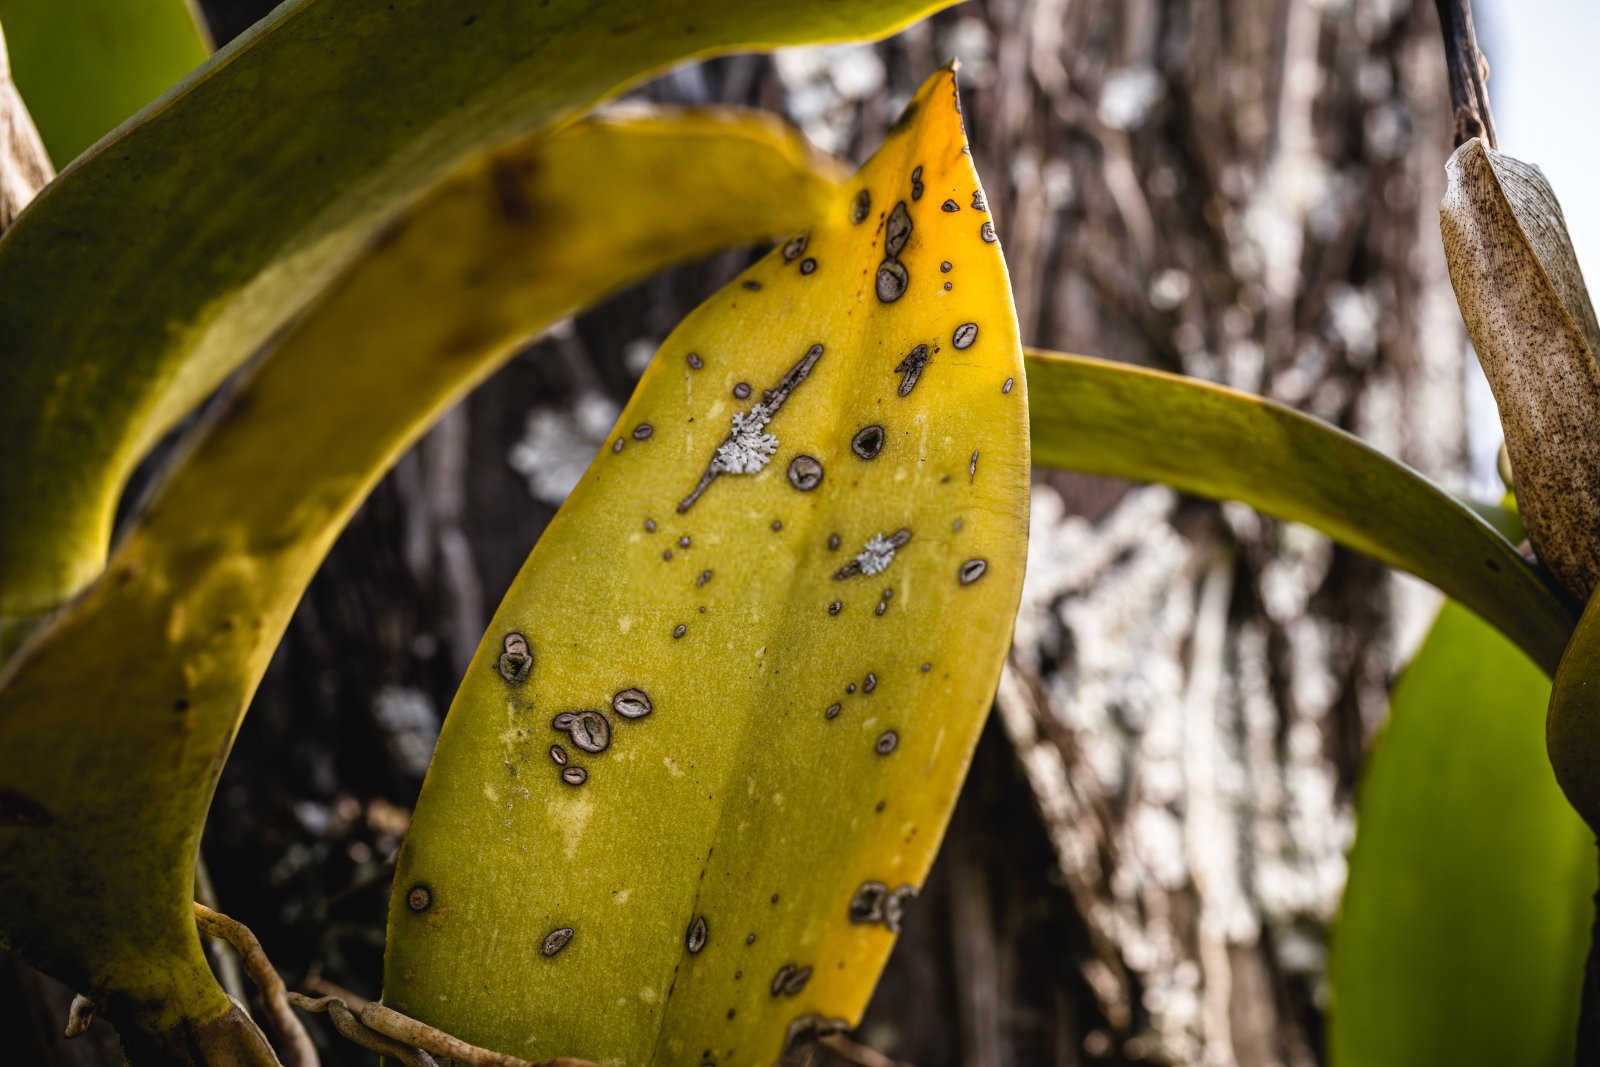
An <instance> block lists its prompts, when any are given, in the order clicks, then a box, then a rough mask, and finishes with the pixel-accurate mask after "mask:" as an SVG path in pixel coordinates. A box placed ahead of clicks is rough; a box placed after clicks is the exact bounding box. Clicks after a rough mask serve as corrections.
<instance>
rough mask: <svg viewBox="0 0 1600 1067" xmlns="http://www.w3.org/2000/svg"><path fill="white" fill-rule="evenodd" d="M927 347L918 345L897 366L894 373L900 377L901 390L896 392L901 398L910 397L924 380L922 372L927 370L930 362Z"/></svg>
mask: <svg viewBox="0 0 1600 1067" xmlns="http://www.w3.org/2000/svg"><path fill="white" fill-rule="evenodd" d="M930 358H931V357H930V356H929V355H928V346H927V345H917V346H916V347H915V348H913V349H912V350H911V351H910V352H907V353H906V355H905V358H904V359H902V360H901V361H900V362H899V363H897V364H895V368H894V372H895V373H896V374H898V375H900V388H899V389H898V390H896V391H897V392H898V393H899V394H900V395H901V396H910V395H911V390H913V389H915V388H916V387H917V383H918V382H919V381H921V380H922V372H923V371H924V370H926V369H927V367H928V362H929V360H930Z"/></svg>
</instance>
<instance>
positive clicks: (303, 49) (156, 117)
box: [0, 0, 946, 627]
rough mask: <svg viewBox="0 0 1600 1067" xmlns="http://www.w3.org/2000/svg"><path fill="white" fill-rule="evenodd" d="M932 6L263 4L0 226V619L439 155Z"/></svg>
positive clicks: (66, 561) (106, 527)
mask: <svg viewBox="0 0 1600 1067" xmlns="http://www.w3.org/2000/svg"><path fill="white" fill-rule="evenodd" d="M942 2H946V0H809V2H785V3H775V2H773V0H540V2H538V3H535V2H533V0H474V2H473V3H471V4H468V3H465V2H449V3H447V2H443V0H286V2H285V3H282V4H279V5H278V6H277V7H276V8H275V9H274V10H273V11H272V13H271V14H270V15H268V16H267V17H266V18H264V19H263V20H262V21H261V22H259V23H257V24H256V25H255V26H253V27H251V29H250V30H248V31H247V32H246V33H244V34H243V35H241V36H240V37H238V38H237V39H235V40H234V41H232V42H230V43H229V44H228V45H227V46H226V47H224V48H222V49H221V50H220V51H218V52H217V54H216V55H215V56H213V57H212V58H211V59H210V60H209V61H208V62H207V63H205V64H204V65H203V66H202V67H200V69H198V70H197V71H195V72H194V73H193V74H192V75H190V76H189V77H187V78H185V79H184V80H183V81H182V82H181V83H179V84H178V85H177V86H174V87H173V89H172V90H171V91H170V92H168V93H167V94H165V95H163V96H162V97H161V98H160V99H159V100H156V101H153V102H152V103H151V104H150V105H149V106H148V107H146V108H145V109H143V110H142V111H140V112H139V113H138V114H137V115H135V116H134V117H133V118H132V119H130V120H129V121H128V123H127V124H125V125H124V126H123V127H121V128H120V129H119V130H118V131H117V132H116V133H115V134H114V135H112V136H110V137H108V138H106V139H105V140H103V141H101V142H99V143H98V144H97V145H96V146H95V147H94V149H93V150H92V151H89V152H86V153H84V154H83V155H81V156H79V157H78V158H77V160H75V161H74V162H73V164H72V166H70V167H69V168H67V169H66V170H65V171H64V172H63V173H62V175H61V176H60V178H58V179H57V180H56V181H55V182H54V183H52V184H51V185H50V186H49V187H48V188H46V189H45V190H44V191H43V192H41V193H40V194H39V196H38V197H37V198H35V200H34V201H33V203H32V204H31V205H30V206H29V208H28V210H27V211H26V212H24V213H23V215H22V216H21V217H20V218H18V219H17V221H16V223H15V224H14V225H12V226H11V228H10V229H9V230H7V231H6V233H5V235H4V237H3V238H0V425H3V426H4V427H5V433H6V445H7V451H6V456H5V462H4V463H0V627H3V626H4V624H5V619H6V616H26V615H31V614H35V613H39V612H43V611H46V610H48V609H50V608H53V607H55V606H56V605H58V604H60V603H61V602H62V601H63V600H65V599H66V598H67V597H68V596H69V595H70V594H72V593H74V592H76V591H77V590H79V589H81V588H82V587H83V586H84V585H85V584H87V583H88V581H89V580H90V579H91V578H93V577H94V575H95V574H96V573H97V572H98V571H99V570H100V567H101V566H102V564H103V562H104V560H105V554H106V550H107V543H108V541H109V538H110V532H111V520H112V516H113V514H114V512H115V508H116V502H117V497H118V494H119V493H120V492H121V489H122V485H123V480H124V476H125V475H126V474H127V472H128V471H130V470H131V469H132V468H133V466H134V464H135V463H137V462H138V460H139V459H140V457H141V456H142V454H143V453H144V452H145V450H146V449H147V448H148V447H149V446H150V445H151V444H152V443H154V442H155V441H156V440H157V439H158V438H159V437H160V435H161V434H162V433H163V432H164V431H165V430H166V429H167V428H169V427H170V426H171V425H172V424H173V423H174V422H175V421H176V420H177V419H178V418H179V417H181V416H182V415H183V414H184V413H185V412H187V411H188V410H189V409H190V408H191V407H192V406H193V405H194V404H195V403H196V402H197V401H199V400H200V399H201V398H202V397H204V396H205V395H206V394H207V393H208V392H209V391H210V390H211V388H212V387H213V386H215V385H216V384H217V383H218V382H219V381H220V380H221V379H222V377H223V376H224V375H226V374H227V373H228V372H229V371H230V370H232V369H233V368H235V367H237V366H238V365H239V364H241V363H242V362H243V361H244V360H245V358H246V357H248V356H249V355H250V354H251V353H252V352H254V351H255V350H256V349H257V348H258V347H259V346H260V345H261V344H262V343H264V342H265V341H266V340H267V339H268V338H269V337H270V336H271V335H272V334H273V333H274V332H275V331H277V330H278V329H279V328H280V327H282V325H283V324H284V323H285V322H287V321H288V320H289V319H291V318H292V317H293V316H294V315H295V314H296V313H297V312H299V311H302V310H304V309H305V308H306V307H307V306H308V305H309V304H310V302H311V301H312V299H313V298H314V297H315V295H316V294H317V293H318V292H319V291H320V290H321V289H322V288H323V286H325V285H326V284H328V283H329V282H331V281H332V280H333V279H334V278H335V277H336V276H337V274H338V273H339V271H340V270H342V269H343V267H344V266H345V265H346V264H348V263H349V262H350V260H351V259H352V258H353V257H354V256H355V255H357V254H358V253H359V252H360V251H361V249H362V248H363V247H364V245H365V243H366V242H367V240H368V239H369V238H370V237H371V235H372V234H373V233H374V232H375V231H376V230H377V229H378V228H379V227H380V226H381V225H382V224H383V222H384V221H385V220H386V219H387V218H388V217H389V216H391V215H392V214H393V213H394V212H395V211H397V210H399V209H401V208H402V207H404V206H405V205H406V204H407V203H408V202H409V201H410V200H411V199H412V198H414V197H415V196H417V195H418V194H420V193H421V192H422V191H423V190H425V189H427V188H428V187H429V186H430V185H431V184H432V183H433V182H434V181H436V180H438V179H439V178H440V177H442V176H443V174H444V173H445V171H446V170H447V169H448V168H449V167H450V166H451V165H452V164H453V163H455V162H456V161H458V160H460V159H462V158H463V157H465V156H467V155H470V154H472V153H474V152H477V151H481V150H483V149H486V148H488V147H491V146H493V145H494V144H497V143H499V142H503V141H505V140H507V139H509V138H512V137H515V136H519V135H521V134H525V133H529V132H532V131H535V130H538V129H548V128H552V127H554V126H557V125H559V124H562V123H565V122H568V121H570V120H571V119H572V118H573V117H575V116H576V115H577V114H580V113H581V112H583V111H584V110H585V109H587V108H589V107H591V106H593V105H594V104H595V103H596V102H597V101H598V100H600V99H602V98H604V97H606V96H609V95H611V94H613V93H616V92H618V91H620V90H621V89H623V88H625V87H626V86H627V85H629V84H631V83H633V82H635V81H637V80H639V79H640V78H642V77H644V76H645V75H646V74H648V73H649V72H651V71H653V70H658V69H660V68H661V67H663V66H666V65H668V64H671V63H676V62H679V61H681V60H684V59H689V58H691V57H695V56H703V55H709V54H713V53H719V52H727V51H731V50H736V49H741V48H743V49H753V48H772V47H777V46H779V45H785V44H801V43H806V42H811V41H824V40H839V39H844V38H851V37H861V36H870V35H873V34H881V33H887V32H890V31H892V30H894V29H897V28H899V27H900V26H903V25H905V24H906V23H907V22H910V21H911V20H913V19H915V18H916V17H918V16H919V15H922V14H924V13H926V12H928V11H931V10H933V9H935V8H937V7H939V6H940V4H941V3H942ZM685 165H693V162H692V161H690V160H686V161H685Z"/></svg>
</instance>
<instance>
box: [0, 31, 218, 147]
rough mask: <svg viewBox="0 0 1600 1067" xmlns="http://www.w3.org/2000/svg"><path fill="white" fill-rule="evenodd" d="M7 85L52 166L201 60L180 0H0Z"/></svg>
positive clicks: (200, 44)
mask: <svg viewBox="0 0 1600 1067" xmlns="http://www.w3.org/2000/svg"><path fill="white" fill-rule="evenodd" d="M0 25H3V26H5V28H6V37H7V39H8V40H9V41H10V42H11V50H12V56H11V63H12V67H13V68H14V76H15V78H16V81H17V87H18V88H19V89H21V90H22V98H23V99H24V100H26V101H27V102H28V110H29V111H31V112H32V113H33V118H34V121H35V122H37V123H38V124H39V132H40V133H41V134H42V135H43V136H44V143H45V147H47V148H48V149H49V150H50V156H51V158H52V159H54V160H55V161H56V162H57V163H58V164H60V165H61V166H65V165H66V164H68V163H70V162H71V161H72V159H73V158H74V157H75V156H77V155H78V153H80V152H82V151H83V150H84V149H85V148H88V147H89V146H90V145H92V144H93V143H94V142H95V141H98V140H99V139H100V138H101V137H102V136H104V135H105V134H106V132H107V131H109V130H111V129H112V128H114V127H115V126H116V125H117V124H118V123H120V122H122V121H123V120H124V119H126V118H127V117H128V116H129V115H132V114H133V113H134V112H135V111H137V110H139V109H140V108H141V107H143V106H144V105H146V104H148V103H150V101H152V100H154V99H155V98H156V97H158V96H160V95H161V94H162V93H164V92H166V91H167V90H168V89H170V88H171V87H172V86H173V85H175V84H177V82H178V80H179V79H180V78H182V77H183V76H184V75H185V74H187V73H189V72H190V71H191V70H193V69H194V68H195V67H197V66H199V65H200V64H201V63H203V62H204V61H205V58H206V56H207V55H209V54H210V52H211V47H210V44H209V42H208V40H207V39H206V38H205V37H204V36H203V34H202V31H201V29H200V27H199V26H198V25H196V22H195V19H194V17H193V13H192V12H191V10H190V8H189V5H188V4H187V3H185V0H138V2H136V3H129V2H128V0H0Z"/></svg>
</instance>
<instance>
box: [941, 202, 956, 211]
mask: <svg viewBox="0 0 1600 1067" xmlns="http://www.w3.org/2000/svg"><path fill="white" fill-rule="evenodd" d="M939 210H941V211H952V212H953V211H960V210H961V205H960V204H958V203H956V202H955V201H954V200H946V201H945V202H944V203H942V204H940V205H939Z"/></svg>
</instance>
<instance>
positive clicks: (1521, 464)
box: [1439, 138, 1600, 603]
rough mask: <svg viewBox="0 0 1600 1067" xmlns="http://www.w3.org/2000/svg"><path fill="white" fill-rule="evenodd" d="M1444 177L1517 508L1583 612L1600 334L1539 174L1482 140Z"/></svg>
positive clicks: (1458, 268)
mask: <svg viewBox="0 0 1600 1067" xmlns="http://www.w3.org/2000/svg"><path fill="white" fill-rule="evenodd" d="M1445 178H1446V186H1445V195H1444V200H1443V201H1442V202H1441V203H1440V205H1439V226H1440V230H1441V231H1442V233H1443V235H1444V249H1445V258H1446V260H1447V261H1448V262H1449V265H1450V282H1451V284H1452V285H1453V286H1454V287H1455V292H1456V302H1457V304H1459V305H1460V307H1461V316H1462V318H1464V319H1465V320H1466V323H1467V332H1468V334H1470V335H1471V337H1472V344H1473V347H1474V348H1475V349H1477V352H1478V361H1479V362H1480V363H1482V364H1483V370H1484V373H1485V374H1486V375H1487V376H1488V378H1489V385H1490V386H1491V387H1492V388H1493V389H1494V398H1495V403H1496V405H1498V407H1499V408H1500V425H1501V426H1502V427H1503V428H1504V430H1505V435H1506V451H1507V453H1508V454H1509V455H1510V458H1511V469H1512V471H1513V472H1514V473H1515V475H1516V483H1517V503H1518V507H1519V508H1520V509H1521V512H1522V515H1523V519H1524V521H1525V522H1526V523H1527V527H1528V536H1529V539H1530V540H1531V541H1532V542H1533V547H1534V550H1535V551H1536V552H1537V553H1538V554H1539V558H1540V559H1541V560H1542V561H1544V564H1545V566H1547V567H1549V568H1550V571H1551V573H1552V574H1554V575H1555V576H1556V578H1557V579H1558V580H1559V581H1560V582H1561V584H1562V585H1563V586H1565V587H1566V589H1567V591H1568V592H1569V593H1571V594H1572V596H1573V597H1575V598H1576V599H1577V600H1578V601H1579V602H1580V603H1581V602H1583V601H1586V600H1588V598H1589V593H1590V592H1591V591H1592V590H1593V589H1594V587H1595V582H1596V580H1597V579H1600V367H1596V365H1595V359H1594V353H1595V346H1596V344H1597V343H1600V325H1597V324H1596V322H1595V315H1594V308H1593V307H1592V306H1591V305H1590V303H1589V291H1588V290H1587V289H1586V288H1585V287H1584V284H1583V273H1582V272H1581V271H1580V270H1579V269H1578V260H1577V256H1576V255H1574V253H1573V251H1572V242H1571V240H1570V239H1569V238H1568V237H1567V227H1566V223H1565V221H1564V220H1563V219H1562V217H1561V205H1560V203H1559V202H1558V201H1557V200H1556V196H1555V193H1554V192H1553V191H1552V190H1551V188H1550V183H1549V182H1547V181H1545V177H1544V174H1543V173H1542V172H1541V171H1540V170H1539V168H1538V167H1535V166H1532V165H1531V164H1528V163H1524V162H1522V161H1521V160H1519V159H1515V158H1513V157H1511V156H1508V155H1505V154H1503V153H1501V152H1496V151H1495V150H1494V149H1492V148H1488V147H1486V146H1485V145H1484V143H1483V142H1482V141H1481V140H1478V139H1476V138H1474V139H1473V140H1470V141H1468V142H1466V143H1465V144H1463V145H1462V146H1461V147H1460V148H1457V149H1456V151H1455V154H1454V155H1452V156H1451V157H1450V162H1449V164H1448V165H1447V166H1446V167H1445Z"/></svg>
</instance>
